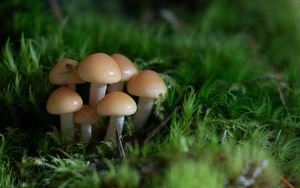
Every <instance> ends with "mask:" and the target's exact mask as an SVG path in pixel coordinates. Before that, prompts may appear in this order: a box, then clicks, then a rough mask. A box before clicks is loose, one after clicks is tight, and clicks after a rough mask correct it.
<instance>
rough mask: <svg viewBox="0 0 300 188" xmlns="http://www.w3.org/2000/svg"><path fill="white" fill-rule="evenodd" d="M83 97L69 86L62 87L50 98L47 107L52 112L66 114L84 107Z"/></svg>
mask: <svg viewBox="0 0 300 188" xmlns="http://www.w3.org/2000/svg"><path fill="white" fill-rule="evenodd" d="M82 103H83V102H82V99H81V97H80V96H79V95H78V94H77V93H76V92H75V91H73V90H72V89H70V88H68V87H60V88H58V89H56V90H54V91H53V92H52V94H51V95H50V97H49V98H48V101H47V105H46V109H47V111H48V112H49V113H50V114H65V113H71V112H75V111H77V110H79V109H80V108H81V107H82Z"/></svg>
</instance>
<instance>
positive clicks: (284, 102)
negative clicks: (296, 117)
mask: <svg viewBox="0 0 300 188" xmlns="http://www.w3.org/2000/svg"><path fill="white" fill-rule="evenodd" d="M276 84H277V91H278V94H279V98H280V100H281V103H282V105H283V107H284V109H285V110H286V112H287V113H288V114H289V110H288V106H287V104H286V101H285V98H284V95H283V92H282V89H281V87H280V84H279V82H278V81H276Z"/></svg>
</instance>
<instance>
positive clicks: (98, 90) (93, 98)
mask: <svg viewBox="0 0 300 188" xmlns="http://www.w3.org/2000/svg"><path fill="white" fill-rule="evenodd" d="M106 87H107V84H102V83H91V86H90V98H89V104H90V106H91V107H92V108H93V109H97V103H98V102H99V101H100V99H102V98H103V97H104V96H105V92H106Z"/></svg>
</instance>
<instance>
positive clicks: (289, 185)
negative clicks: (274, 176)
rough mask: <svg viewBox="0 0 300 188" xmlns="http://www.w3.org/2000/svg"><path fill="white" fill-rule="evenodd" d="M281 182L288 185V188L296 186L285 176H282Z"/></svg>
mask: <svg viewBox="0 0 300 188" xmlns="http://www.w3.org/2000/svg"><path fill="white" fill-rule="evenodd" d="M280 182H281V183H282V184H283V185H284V186H285V187H286V188H295V186H293V185H292V184H291V183H290V182H289V181H288V180H287V179H285V178H284V177H281V178H280Z"/></svg>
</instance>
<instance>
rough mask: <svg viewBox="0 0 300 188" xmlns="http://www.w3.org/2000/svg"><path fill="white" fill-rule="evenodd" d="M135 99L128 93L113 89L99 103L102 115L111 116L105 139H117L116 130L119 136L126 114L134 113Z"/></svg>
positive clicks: (98, 109)
mask: <svg viewBox="0 0 300 188" xmlns="http://www.w3.org/2000/svg"><path fill="white" fill-rule="evenodd" d="M135 111H136V103H135V101H134V100H133V99H132V98H131V97H130V96H129V95H127V94H126V93H123V92H120V91H113V92H110V93H109V94H107V95H106V96H105V97H103V98H102V99H101V100H100V101H99V103H98V105H97V113H98V114H99V115H102V116H111V117H110V120H109V125H108V128H107V132H106V136H105V138H104V140H105V141H115V139H116V131H117V130H118V134H119V136H120V135H121V133H122V130H123V124H124V116H129V115H132V114H134V113H135Z"/></svg>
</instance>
